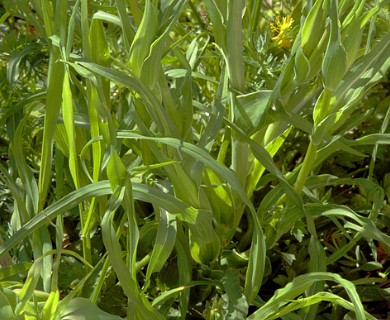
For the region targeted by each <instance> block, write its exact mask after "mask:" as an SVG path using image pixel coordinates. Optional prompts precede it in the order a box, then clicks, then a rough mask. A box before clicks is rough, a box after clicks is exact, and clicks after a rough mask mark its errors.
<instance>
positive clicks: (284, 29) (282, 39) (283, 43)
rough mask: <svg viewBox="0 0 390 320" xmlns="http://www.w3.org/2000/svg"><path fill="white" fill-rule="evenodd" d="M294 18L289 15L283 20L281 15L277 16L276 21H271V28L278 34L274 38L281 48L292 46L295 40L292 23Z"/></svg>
mask: <svg viewBox="0 0 390 320" xmlns="http://www.w3.org/2000/svg"><path fill="white" fill-rule="evenodd" d="M293 22H294V19H293V18H291V17H290V16H289V15H288V16H286V17H284V18H283V19H282V20H281V19H280V17H276V23H275V24H273V23H271V29H272V30H273V31H274V32H275V34H276V36H275V37H273V38H272V40H273V41H275V43H276V44H277V46H278V47H279V48H290V47H291V44H292V42H293V40H294V36H293V34H292V32H291V31H292V24H293Z"/></svg>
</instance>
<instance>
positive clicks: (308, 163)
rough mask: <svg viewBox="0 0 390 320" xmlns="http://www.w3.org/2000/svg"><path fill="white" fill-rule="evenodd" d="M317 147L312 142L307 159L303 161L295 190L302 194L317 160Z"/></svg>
mask: <svg viewBox="0 0 390 320" xmlns="http://www.w3.org/2000/svg"><path fill="white" fill-rule="evenodd" d="M316 153H317V146H316V145H315V144H314V143H313V142H312V141H310V143H309V147H308V148H307V152H306V156H305V159H304V160H303V163H302V166H301V170H300V171H299V174H298V178H297V181H296V182H295V190H296V191H297V192H299V193H301V192H302V190H303V187H304V186H305V183H306V179H307V177H308V176H309V174H310V171H311V170H312V167H313V164H314V161H315V159H316Z"/></svg>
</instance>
